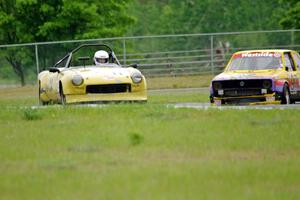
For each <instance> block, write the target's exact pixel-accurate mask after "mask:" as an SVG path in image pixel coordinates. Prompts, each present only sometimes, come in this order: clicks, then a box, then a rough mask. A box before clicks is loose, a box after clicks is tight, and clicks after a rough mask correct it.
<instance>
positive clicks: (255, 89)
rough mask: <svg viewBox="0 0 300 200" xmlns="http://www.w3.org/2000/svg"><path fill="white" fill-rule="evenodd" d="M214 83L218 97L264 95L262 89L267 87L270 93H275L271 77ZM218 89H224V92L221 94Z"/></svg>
mask: <svg viewBox="0 0 300 200" xmlns="http://www.w3.org/2000/svg"><path fill="white" fill-rule="evenodd" d="M212 85H213V91H214V95H215V96H217V97H218V96H223V97H239V96H255V95H262V94H263V93H262V89H266V90H267V93H268V94H270V93H273V91H272V81H271V80H270V79H258V80H257V79H253V80H225V81H214V82H213V83H212ZM218 90H223V91H224V94H222V95H219V94H218Z"/></svg>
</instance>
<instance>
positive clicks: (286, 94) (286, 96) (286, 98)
mask: <svg viewBox="0 0 300 200" xmlns="http://www.w3.org/2000/svg"><path fill="white" fill-rule="evenodd" d="M281 104H291V95H290V90H289V87H288V85H287V84H285V85H284V86H283V90H282V97H281Z"/></svg>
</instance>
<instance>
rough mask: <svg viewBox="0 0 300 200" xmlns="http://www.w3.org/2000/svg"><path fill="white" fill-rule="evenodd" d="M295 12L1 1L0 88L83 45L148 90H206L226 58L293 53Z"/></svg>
mask: <svg viewBox="0 0 300 200" xmlns="http://www.w3.org/2000/svg"><path fill="white" fill-rule="evenodd" d="M299 13H300V2H299V1H297V0H294V1H293V0H265V1H259V0H251V1H250V0H245V1H238V0H230V1H229V0H227V1H220V0H151V1H150V0H148V1H147V0H122V1H114V0H104V1H101V2H100V1H98V0H87V1H79V0H43V1H42V0H22V1H20V0H19V1H18V0H1V2H0V43H1V45H0V87H9V86H25V85H28V84H29V85H34V84H36V77H37V74H38V73H39V72H40V71H42V70H45V69H47V68H49V67H51V66H53V65H54V64H55V63H56V62H57V61H58V60H59V59H60V58H62V57H63V56H64V55H65V54H67V52H69V51H71V50H72V49H73V48H75V47H77V46H78V45H80V44H83V43H104V44H108V45H110V46H111V47H112V48H113V49H114V51H115V53H116V55H117V57H118V58H119V60H120V61H121V63H122V64H123V65H128V64H132V63H137V64H138V68H139V69H140V70H141V71H142V72H143V73H144V75H145V76H146V77H147V79H148V80H149V81H148V82H149V84H148V85H149V88H150V89H155V88H181V87H206V86H208V84H209V80H210V79H211V77H212V76H213V75H215V74H218V73H220V72H221V71H222V70H223V69H224V66H225V65H226V63H227V61H228V59H229V58H230V55H231V54H232V53H233V52H236V51H239V50H247V49H265V48H267V49H270V48H280V49H294V50H298V49H299V45H300V30H298V28H299V27H300V14H299ZM199 80H203V81H202V82H201V81H199ZM183 82H184V84H183Z"/></svg>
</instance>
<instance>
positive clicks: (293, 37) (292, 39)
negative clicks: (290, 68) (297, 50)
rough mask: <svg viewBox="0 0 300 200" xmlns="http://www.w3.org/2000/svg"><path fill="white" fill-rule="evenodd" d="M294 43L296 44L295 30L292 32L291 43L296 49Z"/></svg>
mask: <svg viewBox="0 0 300 200" xmlns="http://www.w3.org/2000/svg"><path fill="white" fill-rule="evenodd" d="M294 42H295V32H294V30H292V31H291V43H292V48H294Z"/></svg>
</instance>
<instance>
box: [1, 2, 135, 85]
mask: <svg viewBox="0 0 300 200" xmlns="http://www.w3.org/2000/svg"><path fill="white" fill-rule="evenodd" d="M129 1H130V0H119V1H116V0H103V1H98V0H86V1H84V2H83V1H81V0H0V43H2V44H15V43H27V42H39V41H49V40H50V41H51V40H67V39H83V38H100V37H114V36H122V35H123V34H124V32H125V31H126V30H127V28H128V25H130V24H132V23H133V22H134V19H133V18H132V17H131V16H130V15H128V13H127V12H126V9H127V5H128V2H129ZM19 50H20V51H17V52H15V51H14V52H11V51H5V52H4V53H3V52H2V53H1V54H5V55H4V57H5V58H6V59H7V61H8V62H9V63H10V64H11V66H12V68H13V69H14V71H15V72H16V74H17V75H18V76H19V77H20V81H21V84H22V85H25V71H26V70H25V68H26V67H25V65H26V64H28V66H29V67H30V66H32V65H33V63H34V61H33V60H32V61H31V62H29V61H28V59H27V61H25V60H26V59H25V60H24V57H25V58H28V57H30V55H33V53H32V50H33V49H32V50H31V54H30V52H28V51H30V50H26V51H22V50H21V49H19ZM44 51H48V53H49V52H50V53H51V52H53V51H51V49H50V50H49V49H45V50H44ZM20 54H22V55H20ZM26 55H27V56H26ZM48 55H49V54H48ZM31 57H33V56H31ZM28 66H27V67H28Z"/></svg>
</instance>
